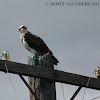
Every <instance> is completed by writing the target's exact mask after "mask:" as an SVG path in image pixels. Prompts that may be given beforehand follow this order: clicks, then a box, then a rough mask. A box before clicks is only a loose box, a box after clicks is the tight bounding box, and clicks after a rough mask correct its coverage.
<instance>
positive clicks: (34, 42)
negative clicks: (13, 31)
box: [19, 25, 59, 65]
mask: <svg viewBox="0 0 100 100" xmlns="http://www.w3.org/2000/svg"><path fill="white" fill-rule="evenodd" d="M19 32H20V38H21V41H22V43H23V45H24V47H25V48H26V49H27V50H28V51H30V52H31V53H32V55H33V54H34V53H38V54H39V55H40V56H42V55H44V54H46V53H50V55H51V57H52V59H53V63H54V64H55V65H57V63H59V61H58V60H57V59H56V58H55V57H54V56H53V53H52V51H51V50H50V49H49V48H48V47H47V45H46V44H45V42H44V41H43V40H42V39H41V38H40V37H38V36H36V35H35V34H32V33H31V32H29V31H28V30H27V26H25V25H22V26H20V27H19Z"/></svg>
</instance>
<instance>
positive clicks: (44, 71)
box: [0, 60, 100, 90]
mask: <svg viewBox="0 0 100 100" xmlns="http://www.w3.org/2000/svg"><path fill="white" fill-rule="evenodd" d="M5 63H6V64H7V66H8V70H9V72H10V73H14V74H22V75H25V76H31V77H38V78H44V79H49V80H52V81H55V82H61V83H66V84H71V85H76V86H82V87H86V84H87V81H88V78H89V77H87V76H82V75H77V74H73V73H68V72H63V71H59V70H53V69H49V68H42V67H37V66H34V67H33V66H30V65H26V64H20V63H15V62H9V61H2V60H0V71H3V72H6V68H5ZM87 88H91V89H96V90H100V79H96V78H91V79H90V82H89V85H88V87H87Z"/></svg>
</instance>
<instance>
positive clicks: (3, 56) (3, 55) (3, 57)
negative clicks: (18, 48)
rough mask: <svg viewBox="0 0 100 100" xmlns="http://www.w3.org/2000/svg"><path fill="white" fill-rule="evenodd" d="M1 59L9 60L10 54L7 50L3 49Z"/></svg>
mask: <svg viewBox="0 0 100 100" xmlns="http://www.w3.org/2000/svg"><path fill="white" fill-rule="evenodd" d="M0 58H1V59H2V60H7V61H10V54H9V52H8V51H6V50H5V51H3V53H2V55H1V57H0Z"/></svg>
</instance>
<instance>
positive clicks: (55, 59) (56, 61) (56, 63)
mask: <svg viewBox="0 0 100 100" xmlns="http://www.w3.org/2000/svg"><path fill="white" fill-rule="evenodd" d="M51 57H52V59H53V63H54V64H55V65H58V63H59V61H58V60H57V58H56V57H54V56H51Z"/></svg>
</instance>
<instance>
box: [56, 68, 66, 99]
mask: <svg viewBox="0 0 100 100" xmlns="http://www.w3.org/2000/svg"><path fill="white" fill-rule="evenodd" d="M55 68H56V70H57V67H56V66H55ZM61 88H62V92H63V98H64V100H65V94H64V88H63V84H62V83H61Z"/></svg>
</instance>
